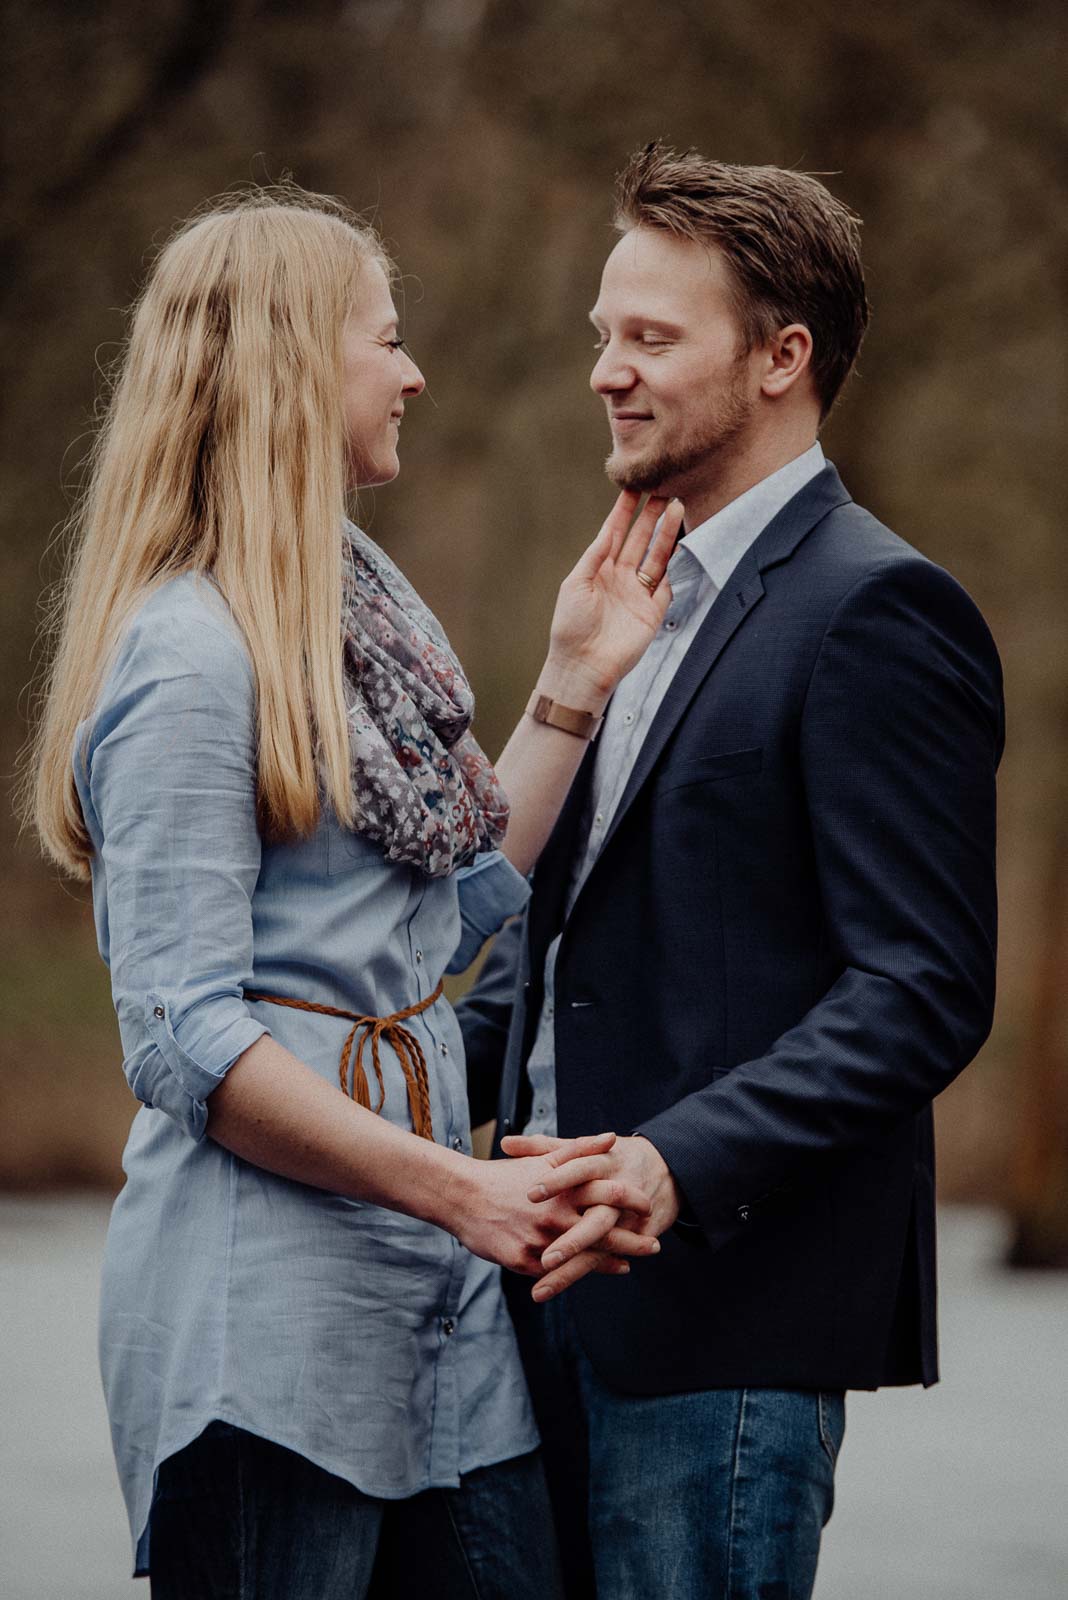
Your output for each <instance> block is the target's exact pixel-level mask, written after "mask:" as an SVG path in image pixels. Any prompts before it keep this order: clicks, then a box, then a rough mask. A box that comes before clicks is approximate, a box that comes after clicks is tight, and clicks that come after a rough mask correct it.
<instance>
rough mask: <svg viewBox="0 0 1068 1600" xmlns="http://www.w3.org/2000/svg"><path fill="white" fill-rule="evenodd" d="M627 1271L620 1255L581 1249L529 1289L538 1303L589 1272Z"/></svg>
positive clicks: (620, 1274) (614, 1273) (621, 1274)
mask: <svg viewBox="0 0 1068 1600" xmlns="http://www.w3.org/2000/svg"><path fill="white" fill-rule="evenodd" d="M629 1271H630V1263H629V1262H627V1261H624V1260H622V1258H621V1257H620V1256H612V1255H608V1254H607V1253H606V1252H605V1251H603V1250H583V1251H581V1252H580V1253H579V1254H578V1255H577V1256H572V1257H571V1260H570V1261H565V1262H564V1264H563V1266H562V1267H556V1268H555V1269H554V1270H553V1271H552V1272H547V1273H546V1274H545V1276H544V1277H543V1278H539V1279H538V1281H537V1283H536V1284H535V1285H534V1287H533V1289H531V1291H530V1294H531V1299H533V1300H537V1301H538V1302H539V1303H540V1302H541V1301H543V1300H551V1299H552V1298H553V1296H554V1295H558V1294H560V1293H561V1292H562V1291H563V1290H564V1289H569V1288H570V1287H571V1285H572V1284H573V1283H578V1281H579V1279H580V1278H584V1277H586V1275H587V1273H590V1272H607V1273H610V1274H611V1275H612V1276H613V1277H624V1276H625V1275H626V1274H627V1273H628V1272H629Z"/></svg>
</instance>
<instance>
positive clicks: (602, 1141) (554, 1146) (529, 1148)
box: [501, 1133, 616, 1166]
mask: <svg viewBox="0 0 1068 1600" xmlns="http://www.w3.org/2000/svg"><path fill="white" fill-rule="evenodd" d="M615 1142H616V1136H615V1134H614V1133H583V1134H580V1135H579V1136H578V1137H577V1138H575V1139H555V1138H553V1137H552V1136H551V1135H550V1134H547V1133H508V1134H505V1136H504V1138H503V1139H502V1140H501V1149H502V1150H503V1151H504V1153H505V1155H506V1156H515V1157H519V1156H548V1157H549V1159H550V1161H551V1163H552V1165H553V1166H558V1165H559V1164H560V1162H563V1161H570V1159H571V1157H572V1156H573V1155H599V1154H603V1153H604V1152H605V1151H606V1150H610V1149H611V1148H612V1146H613V1145H614V1144H615Z"/></svg>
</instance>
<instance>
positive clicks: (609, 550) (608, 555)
mask: <svg viewBox="0 0 1068 1600" xmlns="http://www.w3.org/2000/svg"><path fill="white" fill-rule="evenodd" d="M640 498H641V496H640V495H639V494H638V492H637V491H636V490H634V489H624V490H623V492H622V494H620V495H619V496H618V498H617V500H616V503H615V505H614V506H613V507H612V509H611V511H610V512H609V513H608V515H607V517H605V519H604V521H603V522H602V524H601V528H600V532H599V533H598V535H597V537H596V539H594V541H593V543H592V544H591V545H588V546H587V548H586V549H585V550H584V551H583V552H582V554H581V555H580V556H579V558H578V560H577V561H576V562H575V565H574V567H573V568H572V569H571V576H572V577H573V578H581V579H587V580H588V579H590V578H593V577H596V575H597V573H598V572H599V571H600V569H601V567H602V565H603V563H604V562H605V561H606V560H612V561H614V560H615V558H616V556H617V555H618V554H619V551H620V550H621V549H622V548H623V544H624V541H625V540H626V537H627V529H628V528H629V527H630V524H631V519H632V518H633V516H634V513H635V511H637V509H638V501H639V500H640Z"/></svg>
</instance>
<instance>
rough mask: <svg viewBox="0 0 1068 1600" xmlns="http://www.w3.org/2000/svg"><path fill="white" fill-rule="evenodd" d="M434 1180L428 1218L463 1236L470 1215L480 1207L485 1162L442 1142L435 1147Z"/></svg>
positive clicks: (425, 1213) (425, 1212)
mask: <svg viewBox="0 0 1068 1600" xmlns="http://www.w3.org/2000/svg"><path fill="white" fill-rule="evenodd" d="M433 1158H434V1159H433V1163H432V1164H433V1167H434V1168H435V1172H434V1181H433V1183H432V1185H431V1187H430V1188H429V1190H428V1192H427V1196H426V1205H425V1207H424V1208H422V1209H421V1215H422V1217H423V1220H424V1221H425V1222H432V1223H433V1224H434V1225H435V1227H438V1228H444V1229H445V1231H446V1233H452V1234H456V1235H457V1237H459V1235H460V1232H461V1229H462V1228H463V1226H464V1223H465V1222H466V1220H467V1218H468V1217H469V1216H470V1215H471V1214H472V1213H473V1212H474V1211H477V1209H478V1193H479V1190H478V1177H479V1168H480V1166H481V1163H480V1162H479V1161H477V1160H476V1158H475V1157H474V1156H468V1155H464V1154H463V1153H462V1152H460V1151H457V1150H448V1149H446V1148H445V1147H444V1146H442V1145H435V1146H434V1147H433Z"/></svg>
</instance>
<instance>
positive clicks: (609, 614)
mask: <svg viewBox="0 0 1068 1600" xmlns="http://www.w3.org/2000/svg"><path fill="white" fill-rule="evenodd" d="M639 498H640V497H639V495H638V494H637V493H636V492H635V491H634V490H631V489H625V490H624V491H623V493H622V494H621V495H620V496H619V499H618V500H617V501H616V503H615V505H614V506H613V507H612V510H611V512H610V513H609V515H608V517H607V518H606V519H605V522H604V525H603V527H602V528H601V531H600V533H599V534H598V535H597V537H596V539H595V540H594V541H593V543H592V544H591V545H590V547H589V549H588V550H587V551H586V552H585V554H584V555H583V556H582V557H581V558H580V559H579V561H578V562H577V563H576V565H575V567H574V568H573V569H572V571H571V572H570V573H569V574H568V576H567V577H566V578H565V579H564V581H563V583H562V584H561V585H560V594H559V598H558V599H557V602H556V610H555V611H554V613H553V620H552V628H551V632H550V637H549V656H548V660H547V661H546V664H545V669H544V671H543V673H542V676H541V678H540V679H539V685H538V686H539V689H541V690H542V692H543V693H546V694H550V695H552V697H553V698H555V699H560V700H561V701H566V703H567V704H569V705H574V706H576V708H577V709H579V710H584V709H591V710H599V709H600V707H601V706H602V705H603V704H604V702H605V700H607V698H608V696H609V695H610V694H611V693H612V690H613V689H614V688H615V686H616V684H617V683H618V682H619V680H620V678H622V677H624V676H625V674H626V673H628V672H629V671H630V669H631V667H633V666H634V665H635V663H636V662H637V661H638V660H639V659H640V658H641V656H642V655H643V654H644V652H645V649H646V647H647V645H648V644H649V643H650V641H651V640H652V639H653V637H654V635H655V634H656V633H657V631H658V630H659V628H660V624H661V623H662V622H663V620H664V614H665V612H666V611H667V608H668V606H669V605H670V603H671V586H670V585H669V583H668V581H667V579H666V578H665V576H664V574H665V572H666V570H667V564H668V561H669V559H670V557H671V552H672V551H673V550H674V548H675V541H676V539H677V538H678V535H679V529H680V528H681V526H682V515H683V508H682V503H681V501H678V500H672V501H671V502H670V503H668V502H667V501H666V500H664V499H663V498H662V497H660V496H656V495H653V496H650V498H649V500H648V501H647V502H646V504H645V507H644V508H643V510H642V512H641V515H640V516H638V517H635V516H634V513H635V511H636V510H637V508H638V501H639ZM632 518H633V519H634V521H633V525H632V522H631V519H632ZM657 518H660V527H659V528H657V527H656V522H657ZM639 572H640V573H641V574H642V578H639V576H638V574H639ZM643 578H644V579H645V580H646V581H643ZM567 696H571V698H570V699H567ZM583 701H585V702H587V704H583V703H581V702H583ZM590 702H592V703H590Z"/></svg>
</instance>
